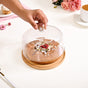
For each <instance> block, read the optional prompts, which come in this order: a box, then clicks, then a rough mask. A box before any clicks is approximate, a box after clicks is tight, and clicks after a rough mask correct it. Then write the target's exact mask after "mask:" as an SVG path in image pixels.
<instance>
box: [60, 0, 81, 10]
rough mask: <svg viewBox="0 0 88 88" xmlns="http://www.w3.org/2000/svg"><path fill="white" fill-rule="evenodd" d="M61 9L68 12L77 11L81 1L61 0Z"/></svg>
mask: <svg viewBox="0 0 88 88" xmlns="http://www.w3.org/2000/svg"><path fill="white" fill-rule="evenodd" d="M61 7H62V8H63V9H65V10H70V11H75V10H79V9H80V7H81V0H63V2H62V3H61Z"/></svg>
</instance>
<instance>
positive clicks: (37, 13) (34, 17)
mask: <svg viewBox="0 0 88 88" xmlns="http://www.w3.org/2000/svg"><path fill="white" fill-rule="evenodd" d="M20 17H21V18H22V19H23V20H25V21H27V22H29V23H30V24H31V25H32V27H33V28H34V29H38V28H39V27H43V26H44V28H45V29H46V25H47V22H48V19H47V17H46V15H45V14H44V13H43V11H42V10H40V9H37V10H28V9H25V10H23V11H22V14H21V15H20ZM35 21H37V23H36V22H35Z"/></svg>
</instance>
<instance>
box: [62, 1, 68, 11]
mask: <svg viewBox="0 0 88 88" xmlns="http://www.w3.org/2000/svg"><path fill="white" fill-rule="evenodd" d="M61 7H62V8H63V9H65V10H68V9H69V7H68V2H62V3H61Z"/></svg>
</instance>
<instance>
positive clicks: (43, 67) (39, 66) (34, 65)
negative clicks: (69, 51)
mask: <svg viewBox="0 0 88 88" xmlns="http://www.w3.org/2000/svg"><path fill="white" fill-rule="evenodd" d="M22 58H23V61H24V62H25V63H26V64H27V65H29V66H30V67H32V68H35V69H39V70H48V69H52V68H55V67H57V66H58V65H60V64H61V63H62V62H63V60H64V58H65V51H64V53H63V54H62V55H61V56H60V57H59V58H57V60H56V61H54V62H53V63H50V64H43V65H42V64H38V63H35V62H32V61H30V60H28V59H27V58H25V57H24V55H23V52H22Z"/></svg>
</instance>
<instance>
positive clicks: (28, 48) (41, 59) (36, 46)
mask: <svg viewBox="0 0 88 88" xmlns="http://www.w3.org/2000/svg"><path fill="white" fill-rule="evenodd" d="M59 52H60V51H59V43H58V42H56V41H54V40H51V39H44V38H43V39H42V38H40V39H38V40H34V41H31V42H29V43H27V44H26V45H25V48H24V55H25V56H26V58H27V59H28V60H30V61H33V62H35V63H38V64H49V63H53V62H54V61H56V60H57V59H58V57H59V56H60V53H59Z"/></svg>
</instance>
